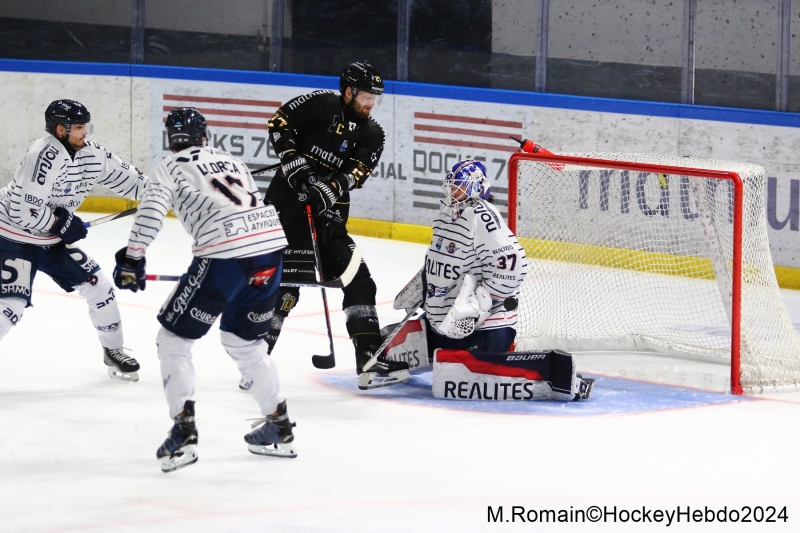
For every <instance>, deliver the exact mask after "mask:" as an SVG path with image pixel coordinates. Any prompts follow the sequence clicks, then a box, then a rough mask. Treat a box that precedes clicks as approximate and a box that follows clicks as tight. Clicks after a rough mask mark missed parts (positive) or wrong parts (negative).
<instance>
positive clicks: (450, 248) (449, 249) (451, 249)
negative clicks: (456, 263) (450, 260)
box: [447, 242, 458, 254]
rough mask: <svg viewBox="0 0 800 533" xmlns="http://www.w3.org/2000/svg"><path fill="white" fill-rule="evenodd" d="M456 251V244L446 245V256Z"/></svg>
mask: <svg viewBox="0 0 800 533" xmlns="http://www.w3.org/2000/svg"><path fill="white" fill-rule="evenodd" d="M456 250H458V246H456V243H454V242H451V243H450V244H448V245H447V253H448V254H452V253H454V252H455V251H456Z"/></svg>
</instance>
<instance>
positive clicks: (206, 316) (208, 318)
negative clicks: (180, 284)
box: [189, 307, 217, 324]
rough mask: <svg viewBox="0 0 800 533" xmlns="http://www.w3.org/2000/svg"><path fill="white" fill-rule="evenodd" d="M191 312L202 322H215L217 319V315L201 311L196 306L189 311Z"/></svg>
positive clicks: (192, 315)
mask: <svg viewBox="0 0 800 533" xmlns="http://www.w3.org/2000/svg"><path fill="white" fill-rule="evenodd" d="M189 314H190V315H191V317H192V318H194V319H195V320H199V321H200V322H205V323H206V324H213V323H214V321H215V320H216V319H217V317H216V316H214V315H212V314H211V313H207V312H205V311H201V310H200V309H198V308H196V307H192V310H191V311H189Z"/></svg>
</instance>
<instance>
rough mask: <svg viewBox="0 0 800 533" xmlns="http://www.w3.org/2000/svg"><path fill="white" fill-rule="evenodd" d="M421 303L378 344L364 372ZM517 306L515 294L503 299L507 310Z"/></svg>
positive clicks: (365, 364)
mask: <svg viewBox="0 0 800 533" xmlns="http://www.w3.org/2000/svg"><path fill="white" fill-rule="evenodd" d="M421 305H422V300H420V301H419V302H417V303H416V304H414V308H413V309H412V310H411V311H409V312H408V314H407V315H406V316H405V318H403V320H402V321H401V322H400V324H398V326H397V327H396V328H395V329H394V331H392V332H391V333H390V334H389V335H388V336H387V337H386V339H384V341H383V343H382V344H381V345H380V346H378V349H377V350H375V352H374V353H373V354H372V357H370V358H369V361H367V362H366V363H364V367H363V368H364V372H366V371H367V370H369V369H370V368H372V365H374V364H375V361H377V360H378V357H380V355H381V353H382V352H383V350H385V349H386V347H387V346H388V345H389V343H390V342H392V339H394V337H395V335H397V334H398V333H400V330H401V329H403V326H405V325H406V322H408V321H409V319H411V317H412V316H413V315H414V313H416V312H417V309H418V308H419V306H421ZM517 306H518V302H517V299H516V298H514V297H513V296H509V297H508V298H506V299H505V300H503V308H504V309H505V310H506V311H513V310H515V309H516V308H517Z"/></svg>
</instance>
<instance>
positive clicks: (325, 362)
mask: <svg viewBox="0 0 800 533" xmlns="http://www.w3.org/2000/svg"><path fill="white" fill-rule="evenodd" d="M306 214H307V215H308V227H309V229H310V230H311V244H312V245H313V248H314V262H315V263H316V265H317V272H319V275H318V279H319V280H320V281H322V259H321V258H320V256H319V246H318V245H317V229H316V228H315V227H314V217H313V216H312V215H311V206H310V205H307V206H306ZM320 290H321V291H322V305H323V306H324V308H325V325H326V326H327V327H328V343H329V344H330V347H331V353H330V355H314V356H312V357H311V363H312V364H313V365H314V366H315V367H316V368H321V369H328V368H333V367H335V366H336V355H335V354H334V353H333V332H331V315H330V313H329V312H328V296H327V295H326V294H325V287H324V286H320Z"/></svg>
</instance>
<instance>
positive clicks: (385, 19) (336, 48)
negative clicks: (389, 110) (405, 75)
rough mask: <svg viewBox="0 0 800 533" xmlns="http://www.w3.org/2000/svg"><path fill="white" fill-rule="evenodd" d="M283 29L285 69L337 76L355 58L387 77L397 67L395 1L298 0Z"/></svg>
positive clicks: (392, 76)
mask: <svg viewBox="0 0 800 533" xmlns="http://www.w3.org/2000/svg"><path fill="white" fill-rule="evenodd" d="M287 11H291V24H290V25H291V30H290V31H289V30H287V31H286V32H284V40H283V49H284V56H283V61H284V64H283V69H282V70H283V71H284V72H296V73H298V74H319V75H325V76H339V74H341V73H342V69H343V68H344V67H345V66H347V65H349V64H350V63H353V62H354V61H366V62H367V63H370V64H372V65H373V66H374V67H375V68H376V69H378V72H380V73H381V74H382V75H383V77H384V78H387V79H394V78H395V75H396V72H397V0H389V1H382V2H375V1H366V0H325V1H324V2H314V1H312V0H294V1H292V2H291V10H289V8H288V7H287Z"/></svg>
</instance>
